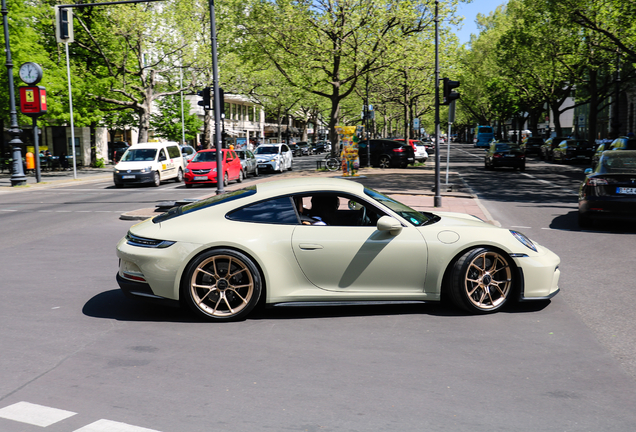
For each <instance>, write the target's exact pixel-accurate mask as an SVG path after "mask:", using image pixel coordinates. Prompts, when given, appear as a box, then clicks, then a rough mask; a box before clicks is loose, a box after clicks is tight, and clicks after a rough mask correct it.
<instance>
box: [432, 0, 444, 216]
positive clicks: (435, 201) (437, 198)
mask: <svg viewBox="0 0 636 432" xmlns="http://www.w3.org/2000/svg"><path fill="white" fill-rule="evenodd" d="M438 6H439V1H438V0H435V197H434V199H433V205H434V206H435V207H441V206H442V196H441V194H440V184H439V183H440V182H439V171H440V169H439V165H440V157H439V149H440V147H439V19H438V11H437V8H438Z"/></svg>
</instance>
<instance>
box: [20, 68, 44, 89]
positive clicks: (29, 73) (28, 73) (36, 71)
mask: <svg viewBox="0 0 636 432" xmlns="http://www.w3.org/2000/svg"><path fill="white" fill-rule="evenodd" d="M20 79H21V80H22V81H24V82H25V83H27V84H29V85H35V84H37V83H39V82H40V80H41V79H42V66H40V65H39V64H37V63H33V62H26V63H24V64H23V65H22V66H20Z"/></svg>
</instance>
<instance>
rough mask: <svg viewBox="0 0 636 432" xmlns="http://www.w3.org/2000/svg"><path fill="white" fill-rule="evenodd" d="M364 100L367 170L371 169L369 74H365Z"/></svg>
mask: <svg viewBox="0 0 636 432" xmlns="http://www.w3.org/2000/svg"><path fill="white" fill-rule="evenodd" d="M365 96H366V98H365V102H364V104H365V105H364V130H365V132H366V136H367V168H370V167H371V138H370V137H369V116H370V114H369V74H368V73H367V85H366V95H365Z"/></svg>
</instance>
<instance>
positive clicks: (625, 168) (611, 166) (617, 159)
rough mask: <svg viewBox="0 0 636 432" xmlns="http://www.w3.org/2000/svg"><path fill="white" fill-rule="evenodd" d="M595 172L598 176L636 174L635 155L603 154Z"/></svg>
mask: <svg viewBox="0 0 636 432" xmlns="http://www.w3.org/2000/svg"><path fill="white" fill-rule="evenodd" d="M630 153H632V152H630ZM595 172H596V173H598V174H616V173H621V174H636V153H633V154H630V155H626V154H625V153H624V152H620V153H614V152H611V153H610V154H604V155H603V157H602V158H601V163H599V164H598V166H597V167H596V171H595Z"/></svg>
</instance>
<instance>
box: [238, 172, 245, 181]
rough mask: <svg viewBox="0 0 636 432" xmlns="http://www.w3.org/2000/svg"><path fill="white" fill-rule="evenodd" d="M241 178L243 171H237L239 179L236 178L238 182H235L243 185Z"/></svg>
mask: <svg viewBox="0 0 636 432" xmlns="http://www.w3.org/2000/svg"><path fill="white" fill-rule="evenodd" d="M243 177H244V176H243V170H241V171H239V178H238V180H237V181H238V182H239V183H243Z"/></svg>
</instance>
